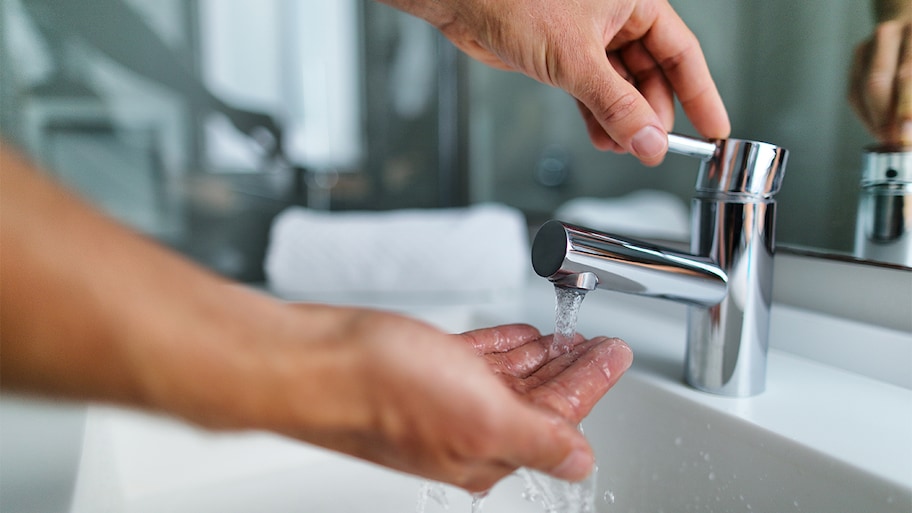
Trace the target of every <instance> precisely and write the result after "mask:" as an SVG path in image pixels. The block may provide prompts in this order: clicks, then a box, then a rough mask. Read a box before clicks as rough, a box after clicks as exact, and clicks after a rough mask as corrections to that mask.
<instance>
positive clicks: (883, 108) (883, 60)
mask: <svg viewBox="0 0 912 513" xmlns="http://www.w3.org/2000/svg"><path fill="white" fill-rule="evenodd" d="M901 38H902V27H901V26H900V25H899V24H898V23H894V22H887V23H881V24H880V25H878V27H877V29H876V30H875V33H874V39H873V41H872V45H871V55H870V61H869V69H868V72H867V76H866V77H865V78H864V85H863V86H862V97H863V98H864V107H865V110H866V111H867V112H868V115H869V116H870V117H871V119H872V122H873V125H874V129H875V132H876V135H877V136H878V138H880V139H881V140H883V139H889V130H890V124H891V121H892V118H893V112H892V111H893V107H894V83H895V80H896V71H897V65H898V62H899V53H900V46H901V44H900V43H901Z"/></svg>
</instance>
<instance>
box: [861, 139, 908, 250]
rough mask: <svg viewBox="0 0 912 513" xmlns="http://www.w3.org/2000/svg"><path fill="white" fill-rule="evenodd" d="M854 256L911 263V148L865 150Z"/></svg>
mask: <svg viewBox="0 0 912 513" xmlns="http://www.w3.org/2000/svg"><path fill="white" fill-rule="evenodd" d="M861 175H862V176H861V189H860V191H859V194H858V213H857V217H856V222H855V256H857V257H859V258H864V259H868V260H876V261H880V262H887V263H893V264H900V265H905V266H912V148H876V149H871V150H868V151H866V152H865V154H864V159H863V167H862V174H861Z"/></svg>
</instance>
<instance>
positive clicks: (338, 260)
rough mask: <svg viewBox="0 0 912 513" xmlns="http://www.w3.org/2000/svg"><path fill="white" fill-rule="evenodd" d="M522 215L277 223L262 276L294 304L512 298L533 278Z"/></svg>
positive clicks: (340, 215) (308, 217)
mask: <svg viewBox="0 0 912 513" xmlns="http://www.w3.org/2000/svg"><path fill="white" fill-rule="evenodd" d="M529 267H530V264H529V236H528V230H527V227H526V223H525V218H524V217H523V215H522V213H521V212H519V211H518V210H516V209H512V208H509V207H506V206H502V205H494V204H486V205H476V206H472V207H466V208H456V209H428V210H420V209H416V210H397V211H387V212H325V211H315V210H310V209H304V208H298V207H295V208H291V209H288V210H286V211H284V212H282V213H281V214H279V216H277V217H276V219H275V221H274V222H273V225H272V231H271V233H270V243H269V248H268V250H267V254H266V260H265V271H266V277H267V280H268V285H269V288H270V290H272V291H273V292H275V293H277V294H279V295H280V296H283V297H286V298H289V299H311V298H316V299H318V298H320V297H325V296H326V295H329V296H332V295H333V294H336V293H387V292H393V293H415V292H420V293H456V294H458V295H459V296H461V297H464V296H467V295H469V294H471V295H473V296H476V295H482V296H492V295H497V294H501V293H503V292H506V291H509V292H515V291H516V290H519V289H521V288H522V287H523V285H524V282H525V279H526V277H527V276H528V274H529Z"/></svg>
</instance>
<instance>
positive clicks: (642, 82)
mask: <svg viewBox="0 0 912 513" xmlns="http://www.w3.org/2000/svg"><path fill="white" fill-rule="evenodd" d="M620 54H621V57H622V59H623V62H624V67H625V68H626V69H627V70H628V72H629V73H630V75H631V78H630V79H628V81H629V82H631V83H633V84H634V85H636V87H637V89H639V90H640V92H641V93H642V94H643V97H644V98H646V101H647V102H649V105H651V106H652V109H653V110H654V111H655V112H656V114H658V116H659V119H661V120H662V126H663V127H664V128H665V130H671V129H672V128H673V127H674V116H675V111H674V91H673V89H672V87H671V83H670V82H669V81H668V79H667V78H666V77H665V74H664V73H663V72H662V69H661V68H659V65H658V63H656V61H655V59H653V58H652V55H650V54H649V52H647V51H646V48H645V47H644V46H643V44H642V43H641V42H639V41H634V42H633V43H630V44H628V45H627V46H625V47H624V48H622V49H621V51H620Z"/></svg>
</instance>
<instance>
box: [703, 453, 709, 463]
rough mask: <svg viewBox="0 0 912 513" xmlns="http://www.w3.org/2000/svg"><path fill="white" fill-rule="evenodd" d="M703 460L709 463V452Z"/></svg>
mask: <svg viewBox="0 0 912 513" xmlns="http://www.w3.org/2000/svg"><path fill="white" fill-rule="evenodd" d="M703 460H704V461H709V453H708V452H707V453H705V454H703Z"/></svg>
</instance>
